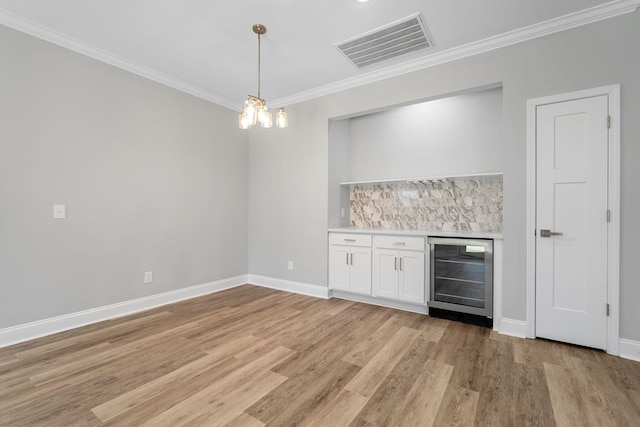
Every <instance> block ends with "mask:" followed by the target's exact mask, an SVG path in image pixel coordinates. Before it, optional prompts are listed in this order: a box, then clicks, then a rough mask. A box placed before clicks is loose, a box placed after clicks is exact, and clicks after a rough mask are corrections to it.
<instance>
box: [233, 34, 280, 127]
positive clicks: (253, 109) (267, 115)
mask: <svg viewBox="0 0 640 427" xmlns="http://www.w3.org/2000/svg"><path fill="white" fill-rule="evenodd" d="M253 32H254V33H256V34H257V35H258V96H253V95H249V97H248V98H247V100H246V101H244V107H243V108H242V111H241V112H240V116H239V117H238V125H239V126H240V129H249V128H250V127H251V126H253V125H255V124H257V123H260V126H262V127H263V128H270V127H273V115H272V114H271V112H270V111H269V109H268V108H267V101H265V100H264V99H262V98H260V36H261V35H263V34H264V33H266V32H267V27H265V26H264V25H262V24H256V25H254V26H253ZM287 125H288V121H287V113H286V112H285V111H284V108H278V112H277V113H276V126H277V127H279V128H286V127H287Z"/></svg>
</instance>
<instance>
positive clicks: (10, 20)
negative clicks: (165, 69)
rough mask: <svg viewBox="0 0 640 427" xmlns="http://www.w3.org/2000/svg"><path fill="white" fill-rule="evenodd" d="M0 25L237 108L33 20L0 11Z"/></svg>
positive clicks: (225, 99) (229, 102)
mask: <svg viewBox="0 0 640 427" xmlns="http://www.w3.org/2000/svg"><path fill="white" fill-rule="evenodd" d="M0 24H2V25H5V26H7V27H9V28H13V29H14V30H18V31H21V32H23V33H26V34H29V35H31V36H34V37H36V38H39V39H42V40H45V41H48V42H50V43H53V44H56V45H58V46H62V47H64V48H66V49H69V50H72V51H74V52H77V53H79V54H82V55H85V56H88V57H90V58H93V59H96V60H98V61H101V62H104V63H106V64H109V65H113V66H114V67H117V68H120V69H123V70H125V71H129V72H131V73H133V74H137V75H139V76H141V77H144V78H146V79H149V80H153V81H155V82H157V83H160V84H163V85H165V86H169V87H172V88H174V89H177V90H179V91H181V92H184V93H188V94H189V95H193V96H196V97H198V98H202V99H204V100H206V101H209V102H213V103H214V104H217V105H220V106H223V107H226V108H230V109H236V108H237V107H238V105H237V104H238V103H237V102H233V101H231V100H229V99H227V98H225V97H222V96H219V95H216V94H214V93H211V92H209V91H207V90H204V89H202V88H200V87H198V86H195V85H192V84H190V83H187V82H184V81H182V80H179V79H176V78H174V77H171V76H169V75H167V74H164V73H161V72H159V71H156V70H154V69H152V68H150V67H146V66H144V65H141V64H138V63H137V62H135V61H132V60H130V59H127V58H125V57H122V56H119V55H116V54H114V53H112V52H109V51H107V50H104V49H101V48H99V47H97V46H94V45H92V44H89V43H86V42H83V41H81V40H78V39H76V38H74V37H71V36H68V35H66V34H63V33H61V32H59V31H56V30H54V29H51V28H49V27H46V26H44V25H40V24H37V23H35V22H33V21H30V20H27V19H25V18H22V17H20V16H17V15H15V14H13V13H11V12H9V11H8V10H6V9H2V8H0Z"/></svg>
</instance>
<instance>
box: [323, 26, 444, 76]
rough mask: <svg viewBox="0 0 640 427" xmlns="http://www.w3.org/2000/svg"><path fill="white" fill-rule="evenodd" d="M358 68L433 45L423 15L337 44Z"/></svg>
mask: <svg viewBox="0 0 640 427" xmlns="http://www.w3.org/2000/svg"><path fill="white" fill-rule="evenodd" d="M334 46H335V47H337V48H338V49H339V50H340V52H342V53H343V54H344V55H345V56H346V57H347V58H348V59H349V60H350V61H351V62H353V63H354V64H355V66H356V67H358V68H363V67H366V66H368V65H371V64H375V63H376V62H380V61H385V60H387V59H391V58H395V57H397V56H400V55H404V54H406V53H409V52H414V51H416V50H420V49H426V48H429V47H432V46H433V43H432V42H431V40H430V38H429V35H428V33H427V29H426V27H425V25H424V23H423V22H422V19H420V14H416V15H412V16H409V17H408V18H405V19H403V20H401V21H396V22H393V23H391V24H389V25H387V26H385V27H382V28H378V29H375V30H373V31H370V32H368V33H365V34H362V35H360V36H357V37H354V38H352V39H349V40H346V41H343V42H340V43H336V44H335V45H334Z"/></svg>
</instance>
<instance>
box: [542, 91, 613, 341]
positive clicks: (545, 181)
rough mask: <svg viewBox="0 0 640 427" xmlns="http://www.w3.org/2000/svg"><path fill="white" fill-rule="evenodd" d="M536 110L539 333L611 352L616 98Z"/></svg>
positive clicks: (588, 100)
mask: <svg viewBox="0 0 640 427" xmlns="http://www.w3.org/2000/svg"><path fill="white" fill-rule="evenodd" d="M536 114H537V118H536V162H537V166H536V180H537V183H536V188H537V194H536V336H539V337H542V338H549V339H552V340H557V341H564V342H569V343H573V344H579V345H584V346H588V347H594V348H600V349H605V348H606V347H607V314H606V307H607V306H606V304H607V188H608V183H607V176H608V158H607V153H608V126H607V117H608V97H607V96H606V95H602V96H595V97H590V98H584V99H577V100H573V101H567V102H559V103H556V104H548V105H541V106H538V107H537V112H536Z"/></svg>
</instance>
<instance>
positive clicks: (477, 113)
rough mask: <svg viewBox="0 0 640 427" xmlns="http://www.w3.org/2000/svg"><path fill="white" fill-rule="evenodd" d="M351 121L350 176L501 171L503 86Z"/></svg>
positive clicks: (374, 177)
mask: <svg viewBox="0 0 640 427" xmlns="http://www.w3.org/2000/svg"><path fill="white" fill-rule="evenodd" d="M349 122H350V129H349V141H348V149H349V173H350V175H349V179H348V180H349V181H367V180H378V179H393V178H411V177H438V176H455V175H468V174H474V173H487V172H489V173H493V172H502V167H503V159H504V151H503V148H502V147H503V143H502V140H501V128H502V90H501V89H500V88H494V89H490V90H482V91H475V92H471V93H466V94H463V95H457V96H451V97H447V98H442V99H437V100H433V101H428V102H423V103H419V104H414V105H408V106H405V107H399V108H394V109H391V110H389V111H384V112H380V113H375V114H367V115H364V116H360V117H354V118H352V119H349ZM329 167H330V168H331V167H332V165H329ZM331 190H332V189H330V190H329V191H330V192H331Z"/></svg>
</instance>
